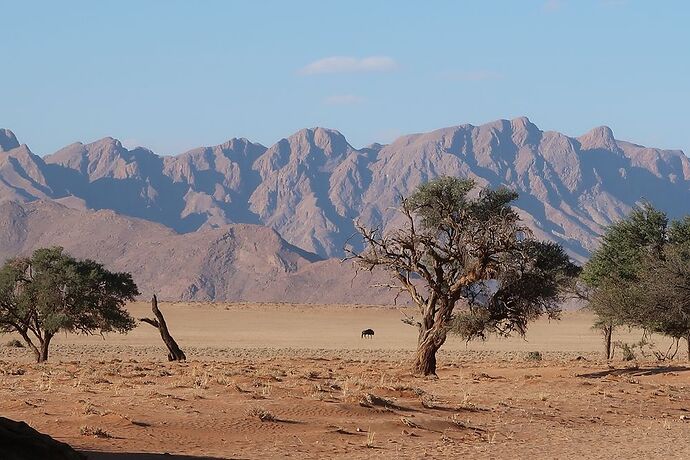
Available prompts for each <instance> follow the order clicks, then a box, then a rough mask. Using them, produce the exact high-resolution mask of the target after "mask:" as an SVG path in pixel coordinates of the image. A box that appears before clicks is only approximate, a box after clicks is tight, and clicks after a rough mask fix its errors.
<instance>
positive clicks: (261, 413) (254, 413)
mask: <svg viewBox="0 0 690 460" xmlns="http://www.w3.org/2000/svg"><path fill="white" fill-rule="evenodd" d="M247 415H248V416H249V417H258V418H259V420H261V421H262V422H275V421H276V420H277V419H276V416H275V415H273V413H271V412H270V411H268V410H266V409H264V408H262V407H252V408H251V409H249V410H248V411H247Z"/></svg>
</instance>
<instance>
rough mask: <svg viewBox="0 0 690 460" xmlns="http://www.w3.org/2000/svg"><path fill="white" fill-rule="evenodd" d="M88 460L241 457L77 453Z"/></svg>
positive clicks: (226, 458)
mask: <svg viewBox="0 0 690 460" xmlns="http://www.w3.org/2000/svg"><path fill="white" fill-rule="evenodd" d="M79 452H80V453H81V454H83V455H85V456H86V458H87V459H88V460H240V459H242V457H224V458H221V457H198V456H194V455H173V454H149V453H143V452H94V451H86V450H82V451H79Z"/></svg>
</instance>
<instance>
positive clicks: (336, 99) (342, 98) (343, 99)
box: [323, 94, 366, 105]
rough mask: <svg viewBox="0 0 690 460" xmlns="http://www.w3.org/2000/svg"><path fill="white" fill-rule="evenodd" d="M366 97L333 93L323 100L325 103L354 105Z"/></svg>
mask: <svg viewBox="0 0 690 460" xmlns="http://www.w3.org/2000/svg"><path fill="white" fill-rule="evenodd" d="M365 100H366V99H364V98H363V97H362V96H357V95H355V94H335V95H333V96H328V97H327V98H325V99H324V100H323V102H324V103H325V104H327V105H355V104H361V103H362V102H364V101H365Z"/></svg>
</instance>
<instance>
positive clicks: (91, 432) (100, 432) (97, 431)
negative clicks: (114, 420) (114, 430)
mask: <svg viewBox="0 0 690 460" xmlns="http://www.w3.org/2000/svg"><path fill="white" fill-rule="evenodd" d="M79 433H80V434H81V435H82V436H93V437H96V438H101V439H110V438H112V437H113V435H111V434H110V433H108V432H107V431H105V430H104V429H103V428H98V427H90V426H87V425H84V426H82V427H81V428H80V429H79Z"/></svg>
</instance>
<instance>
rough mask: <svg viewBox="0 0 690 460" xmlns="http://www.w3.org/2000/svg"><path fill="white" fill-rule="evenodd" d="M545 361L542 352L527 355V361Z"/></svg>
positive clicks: (531, 352) (532, 352)
mask: <svg viewBox="0 0 690 460" xmlns="http://www.w3.org/2000/svg"><path fill="white" fill-rule="evenodd" d="M542 359H543V357H542V355H541V352H539V351H530V352H529V353H527V361H541V360H542Z"/></svg>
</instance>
